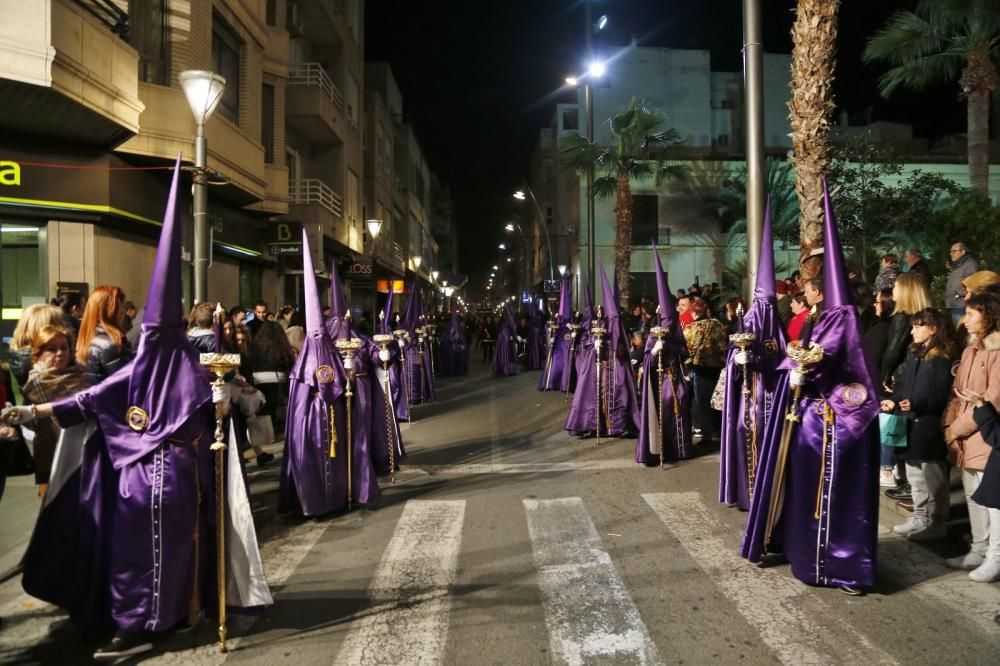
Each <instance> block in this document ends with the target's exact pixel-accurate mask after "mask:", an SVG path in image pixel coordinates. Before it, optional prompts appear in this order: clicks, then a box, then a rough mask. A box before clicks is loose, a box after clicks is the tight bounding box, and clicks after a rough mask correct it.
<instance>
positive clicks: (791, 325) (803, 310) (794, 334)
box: [788, 291, 809, 342]
mask: <svg viewBox="0 0 1000 666" xmlns="http://www.w3.org/2000/svg"><path fill="white" fill-rule="evenodd" d="M791 308H792V319H791V321H789V322H788V341H789V342H794V341H795V340H798V339H799V334H800V333H802V325H803V324H805V323H806V319H807V318H808V317H809V304H808V303H806V295H805V294H803V293H802V292H801V291H800V292H799V293H797V294H795V295H794V296H792V302H791Z"/></svg>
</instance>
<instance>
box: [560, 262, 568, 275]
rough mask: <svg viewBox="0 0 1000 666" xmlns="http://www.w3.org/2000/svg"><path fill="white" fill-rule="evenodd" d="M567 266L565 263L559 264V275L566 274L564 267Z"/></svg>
mask: <svg viewBox="0 0 1000 666" xmlns="http://www.w3.org/2000/svg"><path fill="white" fill-rule="evenodd" d="M567 268H569V266H567V265H566V264H559V275H566V269H567Z"/></svg>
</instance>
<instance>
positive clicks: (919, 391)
mask: <svg viewBox="0 0 1000 666" xmlns="http://www.w3.org/2000/svg"><path fill="white" fill-rule="evenodd" d="M951 382H952V376H951V359H950V358H948V357H947V356H945V355H944V354H941V353H936V352H935V351H934V350H932V351H931V352H929V353H928V354H926V355H925V354H924V353H923V351H922V350H921V351H918V352H910V354H909V355H908V356H907V357H906V361H905V362H904V364H903V367H902V370H901V371H900V373H899V379H898V381H897V382H896V386H895V390H893V392H892V398H891V399H892V401H893V402H895V403H896V405H897V408H896V411H895V412H894V413H896V414H899V415H901V416H905V417H906V449H905V450H904V451H902V456H903V459H904V460H945V459H947V457H948V447H947V446H946V445H945V441H944V430H943V428H942V427H941V417H942V415H943V414H944V409H945V407H946V406H947V405H948V400H949V398H950V397H951ZM903 400H909V401H910V411H909V412H900V411H899V407H898V405H899V403H900V402H901V401H903Z"/></svg>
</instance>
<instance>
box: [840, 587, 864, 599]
mask: <svg viewBox="0 0 1000 666" xmlns="http://www.w3.org/2000/svg"><path fill="white" fill-rule="evenodd" d="M840 591H841V592H843V593H844V594H848V595H850V596H852V597H860V596H861V595H862V594H864V591H863V590H862V589H861V588H860V587H854V586H853V585H841V586H840Z"/></svg>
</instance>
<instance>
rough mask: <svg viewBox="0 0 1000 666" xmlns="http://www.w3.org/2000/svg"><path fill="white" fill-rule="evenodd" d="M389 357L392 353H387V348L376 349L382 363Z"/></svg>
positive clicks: (387, 360)
mask: <svg viewBox="0 0 1000 666" xmlns="http://www.w3.org/2000/svg"><path fill="white" fill-rule="evenodd" d="M391 358H392V354H390V353H389V350H388V349H380V350H379V351H378V360H380V361H382V362H383V363H388V362H389V359H391Z"/></svg>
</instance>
